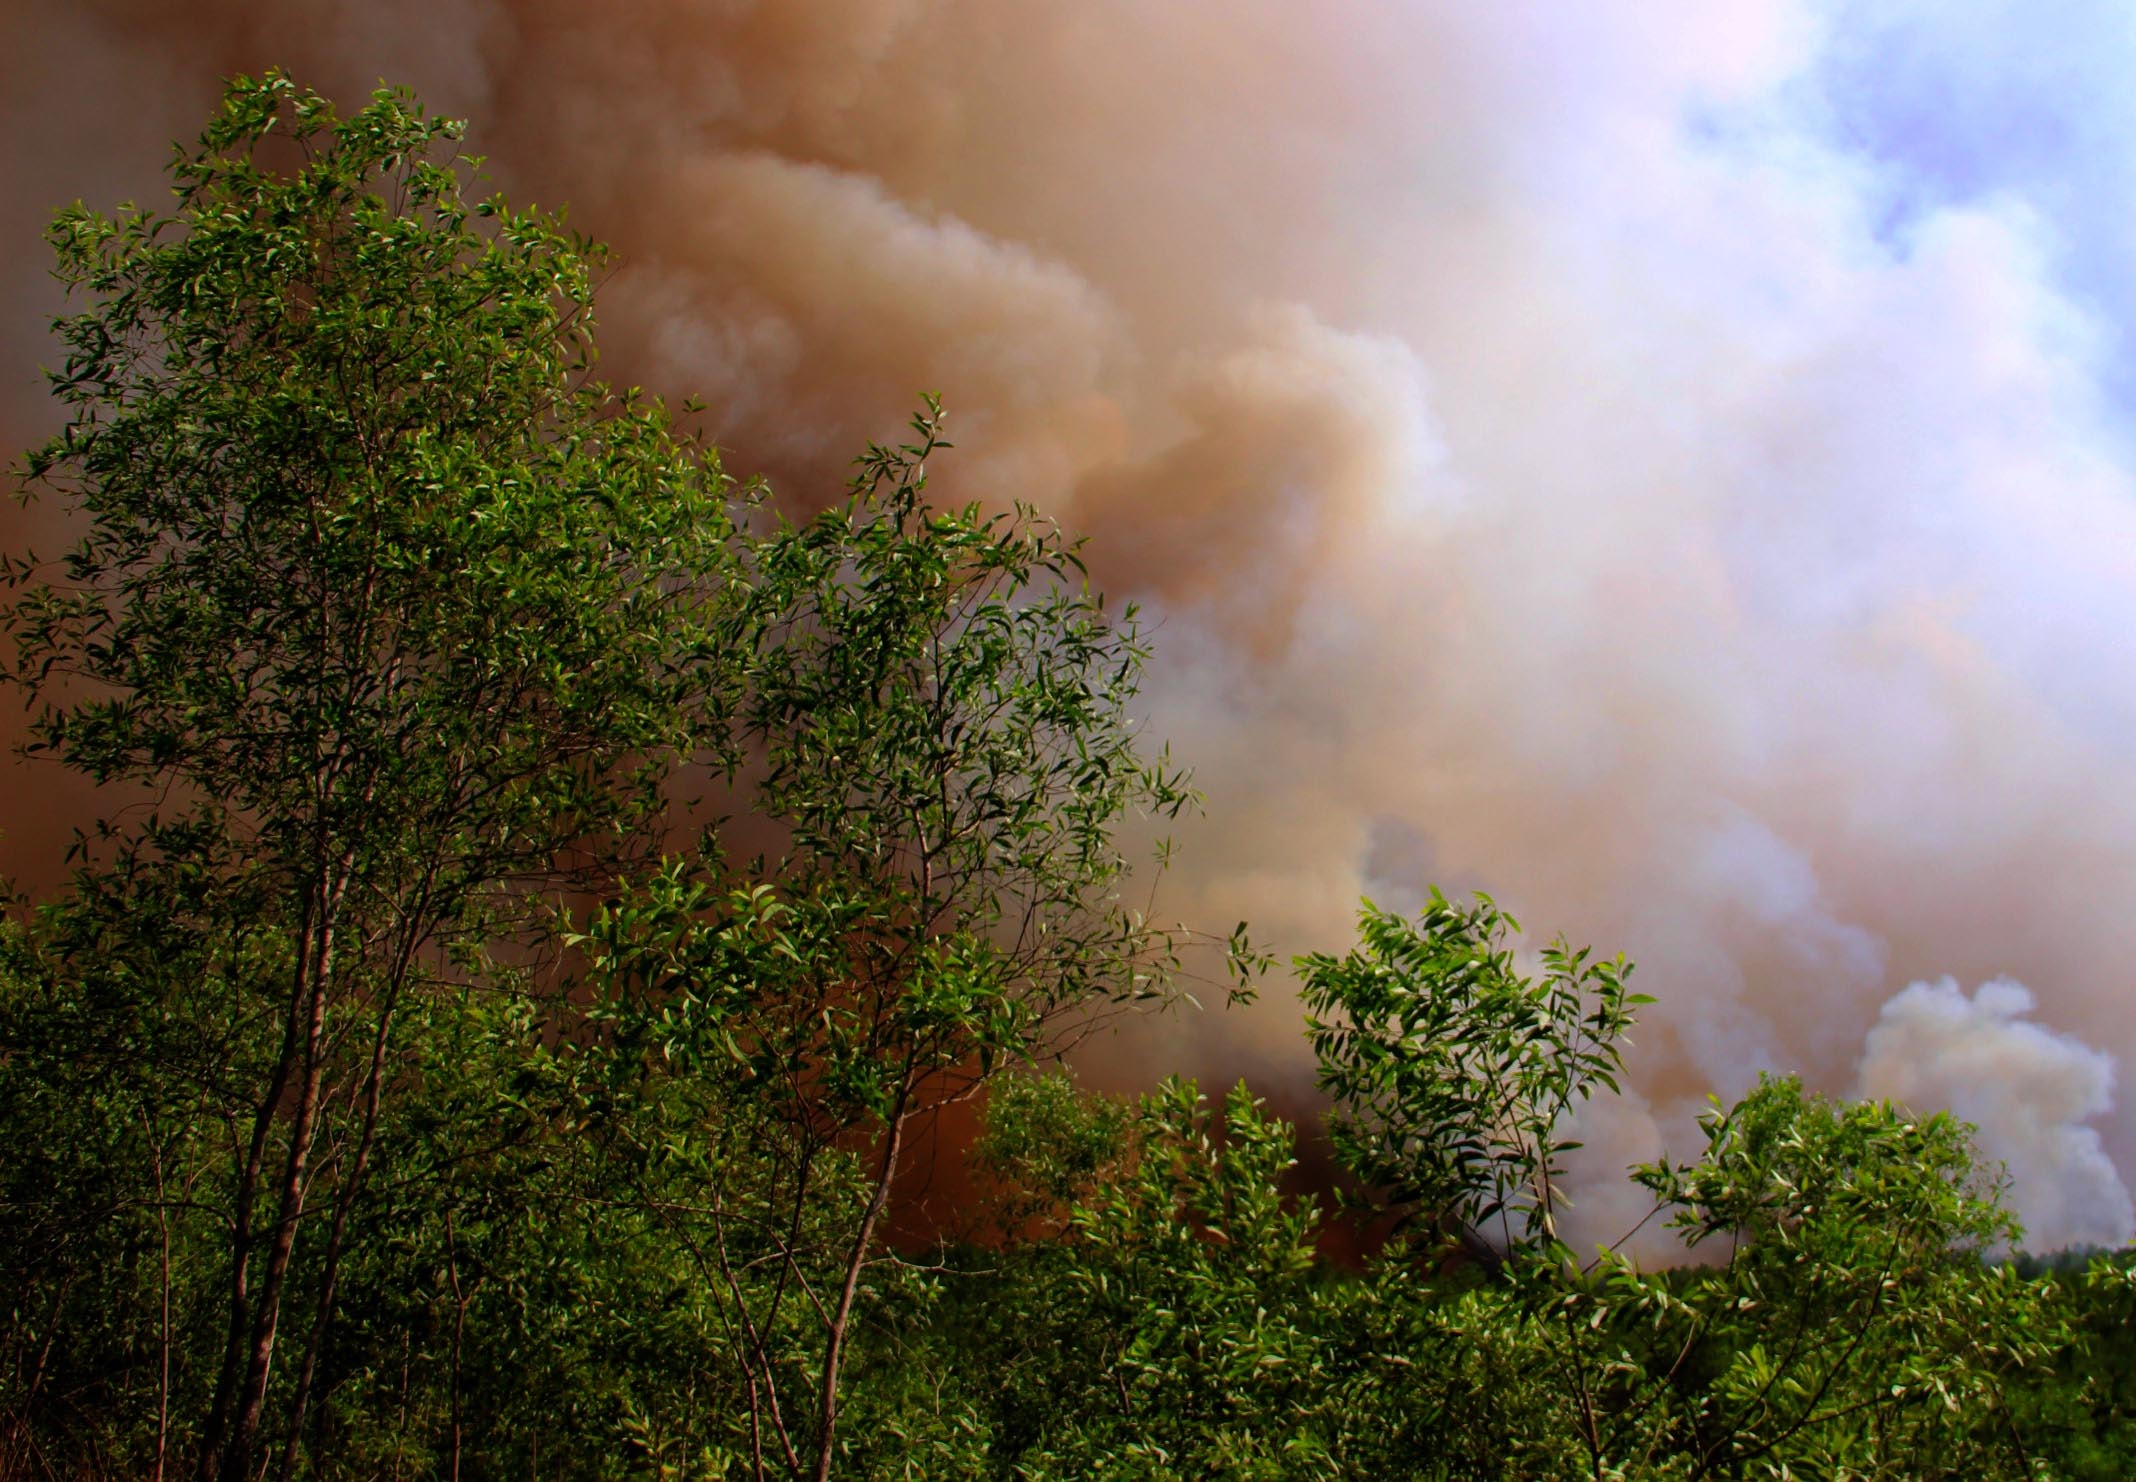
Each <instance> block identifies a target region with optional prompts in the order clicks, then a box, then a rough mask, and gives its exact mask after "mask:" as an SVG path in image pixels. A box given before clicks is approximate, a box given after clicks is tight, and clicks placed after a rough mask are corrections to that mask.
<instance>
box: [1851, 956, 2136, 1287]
mask: <svg viewBox="0 0 2136 1482" xmlns="http://www.w3.org/2000/svg"><path fill="white" fill-rule="evenodd" d="M2034 1007H2035V1005H2034V1001H2033V997H2032V992H2031V990H2030V989H2028V988H2026V987H2025V986H2024V985H2023V984H2022V983H2014V982H2012V981H2010V980H2009V979H2008V978H1998V979H1996V980H1995V981H1994V982H1992V983H1983V984H1981V985H1980V987H1979V989H1978V990H1977V991H1976V992H1975V993H1974V994H1973V996H1972V997H1971V998H1968V997H1966V994H1965V990H1964V989H1962V988H1960V987H1959V986H1958V985H1957V984H1956V983H1954V982H1953V981H1951V980H1950V979H1949V978H1944V979H1942V980H1941V981H1939V982H1934V983H1915V984H1913V985H1912V986H1910V987H1908V988H1907V989H1906V990H1905V991H1903V992H1901V993H1900V994H1898V996H1896V997H1895V998H1893V999H1892V1000H1891V1001H1890V1002H1889V1003H1887V1004H1885V1005H1884V1011H1883V1013H1882V1014H1881V1015H1880V1016H1879V1017H1878V1019H1877V1024H1876V1027H1875V1028H1874V1029H1872V1030H1870V1031H1869V1038H1868V1041H1867V1043H1866V1044H1865V1045H1864V1046H1863V1050H1862V1064H1861V1084H1860V1090H1861V1094H1862V1095H1864V1096H1875V1097H1881V1098H1884V1099H1888V1100H1892V1101H1896V1102H1899V1103H1901V1104H1903V1105H1907V1106H1914V1107H1931V1108H1949V1109H1950V1110H1951V1111H1954V1112H1956V1113H1957V1114H1958V1115H1959V1116H1961V1117H1963V1118H1965V1119H1966V1120H1967V1121H1969V1122H1972V1123H1973V1124H1975V1125H1976V1126H1977V1127H1979V1129H1980V1134H1979V1138H1978V1142H1979V1147H1980V1151H1981V1153H1982V1154H1983V1155H1985V1156H1986V1157H1988V1158H1990V1159H1993V1160H1995V1161H1998V1162H2000V1163H2001V1164H2002V1165H2003V1166H2004V1169H2005V1170H2006V1172H2007V1175H2008V1178H2009V1180H2010V1198H2011V1202H2012V1203H2013V1204H2014V1205H2015V1207H2016V1208H2018V1209H2020V1210H2022V1211H2023V1212H2024V1217H2025V1220H2026V1231H2025V1235H2026V1240H2027V1242H2028V1243H2029V1244H2030V1245H2031V1246H2032V1247H2033V1248H2035V1249H2039V1250H2052V1249H2056V1248H2058V1247H2062V1246H2070V1245H2102V1246H2119V1245H2123V1244H2125V1243H2127V1241H2128V1239H2129V1236H2130V1234H2131V1233H2132V1232H2136V1206H2132V1205H2131V1204H2130V1201H2129V1191H2128V1190H2127V1188H2125V1187H2124V1186H2123V1185H2122V1182H2121V1177H2120V1175H2119V1174H2118V1173H2117V1172H2116V1171H2115V1169H2114V1165H2113V1163H2112V1162H2111V1161H2110V1160H2109V1159H2108V1158H2107V1156H2106V1150H2105V1148H2104V1147H2103V1146H2101V1144H2100V1139H2099V1133H2098V1130H2097V1129H2096V1128H2093V1127H2088V1126H2085V1125H2084V1123H2085V1122H2086V1121H2087V1120H2088V1119H2089V1118H2092V1117H2096V1116H2098V1115H2100V1114H2101V1113H2103V1112H2105V1111H2106V1110H2107V1109H2108V1108H2109V1107H2110V1106H2112V1104H2113V1094H2112V1093H2113V1086H2114V1063H2113V1060H2112V1059H2111V1058H2110V1057H2108V1056H2106V1055H2103V1054H2101V1053H2100V1052H2099V1051H2097V1050H2094V1049H2092V1048H2091V1047H2090V1046H2088V1045H2086V1044H2084V1043H2083V1042H2081V1041H2079V1040H2075V1039H2072V1038H2070V1037H2069V1036H2068V1035H2063V1034H2056V1033H2054V1032H2053V1031H2052V1030H2050V1029H2047V1028H2044V1027H2043V1026H2041V1025H2038V1024H2034V1023H2031V1022H2029V1021H2028V1020H2027V1019H2026V1018H2025V1016H2026V1015H2027V1014H2030V1013H2031V1012H2032V1010H2033V1008H2034Z"/></svg>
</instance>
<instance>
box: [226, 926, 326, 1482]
mask: <svg viewBox="0 0 2136 1482" xmlns="http://www.w3.org/2000/svg"><path fill="white" fill-rule="evenodd" d="M313 904H314V902H313V900H312V899H310V898H307V899H306V901H305V909H304V916H303V919H302V920H301V921H300V922H299V923H298V926H297V964H296V981H295V982H294V983H293V984H292V985H291V986H290V1003H289V1015H288V1018H287V1019H286V1020H285V1021H284V1024H283V1030H282V1047H281V1050H280V1051H279V1052H278V1053H277V1055H276V1057H275V1064H274V1074H273V1075H272V1076H271V1077H270V1078H269V1080H268V1083H267V1095H266V1097H265V1098H264V1099H263V1100H262V1101H261V1102H260V1104H259V1106H258V1107H257V1108H256V1109H255V1110H254V1112H253V1117H252V1140H251V1143H250V1144H249V1145H248V1147H247V1148H246V1151H245V1158H244V1161H243V1162H242V1163H241V1164H239V1166H238V1171H237V1189H236V1197H235V1200H234V1202H233V1206H232V1220H231V1229H230V1312H229V1325H228V1327H227V1329H226V1330H225V1334H224V1338H223V1359H222V1364H221V1366H220V1367H219V1368H218V1370H217V1372H216V1376H215V1395H214V1398H213V1399H212V1401H211V1402H210V1403H209V1406H208V1419H207V1424H206V1425H205V1426H204V1427H203V1428H202V1436H201V1447H200V1465H199V1468H198V1476H199V1478H200V1482H215V1479H216V1478H217V1477H218V1476H220V1475H221V1474H222V1469H223V1457H224V1453H225V1451H226V1450H227V1448H228V1441H229V1427H230V1411H231V1407H232V1405H233V1404H234V1403H235V1401H236V1398H237V1386H238V1379H239V1376H240V1374H241V1373H242V1371H243V1368H244V1362H245V1335H246V1333H247V1332H249V1331H250V1330H251V1327H252V1296H251V1276H252V1241H253V1229H252V1206H253V1203H254V1201H255V1200H256V1199H257V1198H258V1197H259V1182H260V1171H261V1169H263V1168H264V1167H265V1166H266V1163H267V1143H268V1138H269V1135H270V1134H271V1133H272V1132H273V1130H274V1121H275V1113H276V1112H277V1111H278V1110H279V1109H280V1107H281V1104H282V1096H283V1094H284V1093H285V1092H286V1091H287V1090H288V1088H289V1078H290V1075H291V1073H292V1072H293V1071H294V1070H295V1068H296V1062H297V1054H298V1050H299V1048H300V1045H301V1043H302V1037H301V1034H300V1032H299V1026H300V1025H301V1024H302V1022H303V1019H304V1004H305V1002H306V1001H307V999H308V998H309V997H310V995H311V990H312V941H313V932H314V930H315V928H316V927H317V924H318V923H317V920H316V918H315V917H314V915H313V911H312V907H313Z"/></svg>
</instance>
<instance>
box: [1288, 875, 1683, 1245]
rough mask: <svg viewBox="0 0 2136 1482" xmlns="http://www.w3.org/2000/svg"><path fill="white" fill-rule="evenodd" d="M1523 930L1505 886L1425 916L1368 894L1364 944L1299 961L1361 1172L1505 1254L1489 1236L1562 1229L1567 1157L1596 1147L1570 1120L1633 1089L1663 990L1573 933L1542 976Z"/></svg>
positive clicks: (1523, 1237)
mask: <svg viewBox="0 0 2136 1482" xmlns="http://www.w3.org/2000/svg"><path fill="white" fill-rule="evenodd" d="M1519 930H1520V923H1519V922H1517V921H1515V920H1513V918H1512V917H1510V916H1508V915H1507V914H1506V913H1505V912H1503V911H1501V910H1499V909H1498V907H1497V905H1496V904H1494V903H1493V902H1492V901H1491V899H1490V898H1489V897H1488V896H1482V895H1479V896H1477V897H1476V900H1475V903H1474V904H1473V905H1470V906H1466V907H1462V906H1455V905H1452V904H1450V903H1449V902H1448V901H1447V900H1446V898H1445V897H1444V896H1442V895H1440V894H1439V893H1438V891H1437V890H1436V889H1435V890H1433V892H1432V894H1431V899H1430V902H1429V904H1428V905H1427V906H1426V907H1425V909H1424V911H1423V912H1422V913H1421V914H1420V915H1419V916H1418V918H1417V919H1416V920H1415V921H1414V922H1410V921H1406V920H1404V919H1403V918H1401V917H1399V916H1395V915H1392V914H1389V913H1388V912H1385V911H1382V910H1380V909H1379V908H1378V907H1376V906H1374V905H1372V904H1371V903H1370V902H1369V901H1368V902H1366V903H1365V906H1364V909H1363V912H1362V914H1361V915H1360V916H1359V918H1358V938H1359V942H1358V945H1357V947H1355V948H1354V949H1352V950H1351V951H1350V952H1349V953H1348V954H1347V955H1345V956H1343V957H1341V958H1336V957H1332V956H1329V955H1327V954H1325V953H1315V954H1312V955H1310V956H1306V957H1301V958H1299V959H1298V964H1297V965H1298V971H1299V976H1300V979H1301V983H1302V996H1303V998H1304V1001H1305V1005H1306V1009H1307V1012H1308V1017H1307V1020H1306V1031H1307V1038H1308V1039H1309V1040H1310V1041H1311V1043H1312V1047H1313V1053H1314V1055H1315V1056H1316V1057H1318V1060H1319V1064H1320V1075H1319V1081H1318V1084H1319V1087H1320V1089H1321V1090H1323V1091H1325V1092H1327V1093H1328V1094H1329V1096H1330V1097H1331V1098H1332V1099H1333V1101H1334V1111H1333V1113H1332V1114H1331V1116H1330V1118H1329V1123H1328V1126H1329V1133H1330V1137H1331V1140H1332V1141H1333V1143H1334V1147H1335V1152H1336V1155H1337V1156H1338V1157H1339V1158H1340V1159H1341V1160H1342V1163H1343V1166H1344V1167H1345V1168H1347V1169H1348V1170H1349V1171H1350V1172H1351V1173H1352V1174H1353V1175H1355V1176H1356V1177H1357V1178H1358V1179H1360V1180H1362V1181H1363V1182H1364V1183H1365V1184H1366V1185H1367V1186H1369V1187H1370V1188H1372V1189H1374V1190H1375V1191H1377V1192H1378V1194H1379V1196H1380V1197H1381V1198H1382V1199H1384V1200H1386V1201H1387V1202H1389V1203H1390V1204H1392V1205H1395V1206H1396V1207H1399V1208H1402V1209H1405V1210H1407V1211H1409V1212H1411V1213H1412V1214H1414V1215H1416V1216H1419V1217H1422V1218H1423V1219H1426V1220H1428V1221H1431V1222H1433V1223H1434V1224H1436V1225H1437V1226H1439V1227H1441V1228H1443V1229H1444V1230H1445V1232H1446V1233H1448V1234H1449V1235H1453V1236H1456V1237H1457V1238H1460V1239H1461V1240H1462V1242H1463V1244H1464V1245H1465V1246H1466V1247H1467V1248H1468V1249H1469V1251H1470V1252H1471V1254H1473V1255H1477V1256H1480V1257H1481V1258H1483V1259H1484V1260H1485V1261H1486V1262H1487V1263H1491V1264H1495V1257H1494V1256H1493V1255H1492V1254H1491V1251H1490V1248H1489V1247H1488V1246H1486V1245H1485V1244H1484V1240H1485V1237H1486V1234H1487V1232H1489V1233H1495V1234H1496V1235H1497V1236H1498V1242H1499V1249H1511V1248H1512V1247H1514V1246H1516V1245H1517V1244H1519V1243H1521V1242H1524V1241H1528V1240H1533V1239H1537V1238H1540V1239H1544V1240H1553V1239H1555V1238H1556V1234H1557V1213H1558V1210H1559V1207H1560V1205H1561V1204H1562V1203H1563V1194H1562V1192H1561V1191H1560V1189H1559V1180H1560V1178H1561V1177H1562V1175H1563V1172H1564V1167H1563V1157H1564V1154H1566V1153H1567V1152H1570V1151H1572V1150H1573V1149H1575V1148H1577V1147H1578V1146H1579V1144H1578V1143H1575V1142H1569V1141H1567V1140H1565V1137H1564V1135H1563V1126H1564V1122H1565V1118H1566V1115H1567V1113H1569V1112H1570V1111H1571V1110H1572V1109H1573V1107H1574V1105H1575V1104H1576V1103H1577V1102H1580V1101H1584V1100H1586V1099H1587V1098H1588V1097H1589V1096H1591V1095H1592V1094H1593V1093H1594V1091H1595V1088H1596V1087H1598V1086H1600V1087H1603V1088H1606V1089H1608V1090H1609V1091H1611V1092H1613V1093H1614V1092H1615V1091H1616V1090H1617V1077H1618V1076H1619V1075H1620V1074H1621V1073H1622V1070H1623V1060H1622V1052H1621V1050H1620V1048H1619V1042H1620V1040H1621V1039H1622V1038H1623V1036H1624V1034H1625V1032H1626V1031H1627V1030H1628V1029H1629V1028H1630V1027H1631V1023H1632V1012H1633V1010H1634V1009H1635V1008H1637V1007H1638V1006H1639V1005H1640V1004H1643V1003H1650V1002H1652V1000H1651V999H1648V998H1646V997H1645V996H1644V995H1641V994H1636V993H1632V992H1630V991H1629V990H1628V989H1627V988H1626V987H1625V979H1626V978H1627V977H1628V976H1629V974H1630V971H1631V969H1630V966H1629V965H1628V964H1627V963H1626V962H1625V961H1624V960H1623V959H1622V958H1618V959H1616V960H1615V961H1607V962H1605V961H1596V960H1593V958H1592V955H1591V953H1589V952H1588V951H1587V950H1586V949H1584V948H1582V949H1580V950H1578V951H1575V950H1573V949H1572V948H1570V947H1569V946H1567V945H1566V943H1565V942H1564V940H1563V939H1562V938H1560V939H1559V940H1557V941H1555V942H1553V943H1552V944H1551V945H1550V946H1548V947H1546V948H1544V949H1543V952H1542V954H1541V961H1542V972H1541V974H1540V975H1539V976H1535V977H1530V976H1526V975H1524V974H1522V973H1521V972H1520V971H1519V970H1518V969H1517V968H1516V966H1515V963H1514V954H1513V949H1512V947H1511V946H1510V940H1511V937H1512V936H1513V934H1514V933H1516V932H1518V931H1519ZM1516 1218H1517V1219H1518V1221H1519V1226H1518V1230H1517V1231H1516V1228H1515V1224H1514V1222H1515V1220H1516ZM1494 1224H1495V1226H1496V1229H1495V1232H1493V1231H1492V1230H1491V1227H1492V1226H1493V1225H1494Z"/></svg>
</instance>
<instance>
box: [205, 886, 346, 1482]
mask: <svg viewBox="0 0 2136 1482" xmlns="http://www.w3.org/2000/svg"><path fill="white" fill-rule="evenodd" d="M338 863H339V868H338V869H336V870H335V871H334V872H333V873H332V874H330V875H329V876H328V879H329V880H330V881H331V884H330V885H329V888H328V889H327V891H326V892H324V893H325V896H326V899H325V900H323V901H322V902H321V909H320V924H319V930H318V932H317V936H316V940H317V943H318V945H317V948H316V951H315V953H314V957H313V963H312V971H311V975H310V976H311V993H310V998H309V1002H308V1003H306V1004H305V1005H304V1009H303V1014H304V1027H303V1047H304V1048H303V1054H304V1062H303V1063H304V1075H303V1079H302V1081H301V1082H300V1083H299V1086H298V1092H297V1105H296V1108H295V1113H294V1116H293V1117H292V1119H291V1122H290V1129H289V1157H288V1159H287V1161H286V1162H285V1164H284V1165H283V1171H282V1178H281V1182H280V1187H279V1189H278V1191H277V1198H276V1206H277V1207H276V1217H275V1223H274V1228H273V1233H272V1236H271V1238H270V1240H269V1243H268V1247H267V1269H266V1271H265V1272H264V1273H263V1274H262V1276H261V1279H260V1293H259V1300H258V1301H257V1303H255V1304H254V1307H253V1316H252V1337H251V1343H250V1346H249V1351H248V1353H247V1355H246V1363H245V1387H244V1389H243V1390H242V1391H241V1393H240V1397H239V1402H238V1408H237V1415H236V1418H235V1421H234V1422H233V1424H232V1425H231V1428H230V1440H229V1444H228V1445H227V1447H225V1449H224V1452H223V1458H222V1479H223V1482H248V1479H249V1474H250V1472H251V1470H252V1468H251V1459H252V1450H253V1447H254V1445H255V1443H256V1442H257V1440H258V1437H259V1429H260V1413H261V1410H262V1409H263V1407H264V1406H265V1403H266V1398H267V1379H268V1376H269V1374H270V1372H271V1371H272V1369H273V1366H274V1341H275V1331H276V1327H277V1325H278V1323H279V1320H280V1318H281V1307H282V1289H283V1287H284V1285H285V1284H286V1282H287V1280H288V1276H289V1259H290V1254H291V1252H292V1251H293V1250H294V1248H295V1246H296V1239H297V1225H298V1223H299V1222H300V1221H301V1220H302V1219H303V1216H304V1198H305V1195H306V1194H307V1193H308V1192H309V1191H310V1187H311V1147H312V1137H313V1134H314V1132H315V1131H316V1129H317V1125H318V1118H319V1090H320V1083H321V1081H322V1079H323V1077H324V1075H325V1071H326V1066H325V1061H324V1057H323V1054H322V1051H323V1048H324V1042H325V1038H326V1001H327V989H328V986H329V984H330V983H331V982H332V980H333V973H334V947H335V942H334V936H335V918H336V917H337V916H338V915H339V914H340V907H341V898H342V893H343V891H344V890H345V889H346V888H347V882H348V874H349V870H350V869H351V868H352V867H353V861H351V860H348V859H346V858H344V859H342V860H341V861H339V862H338Z"/></svg>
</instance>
